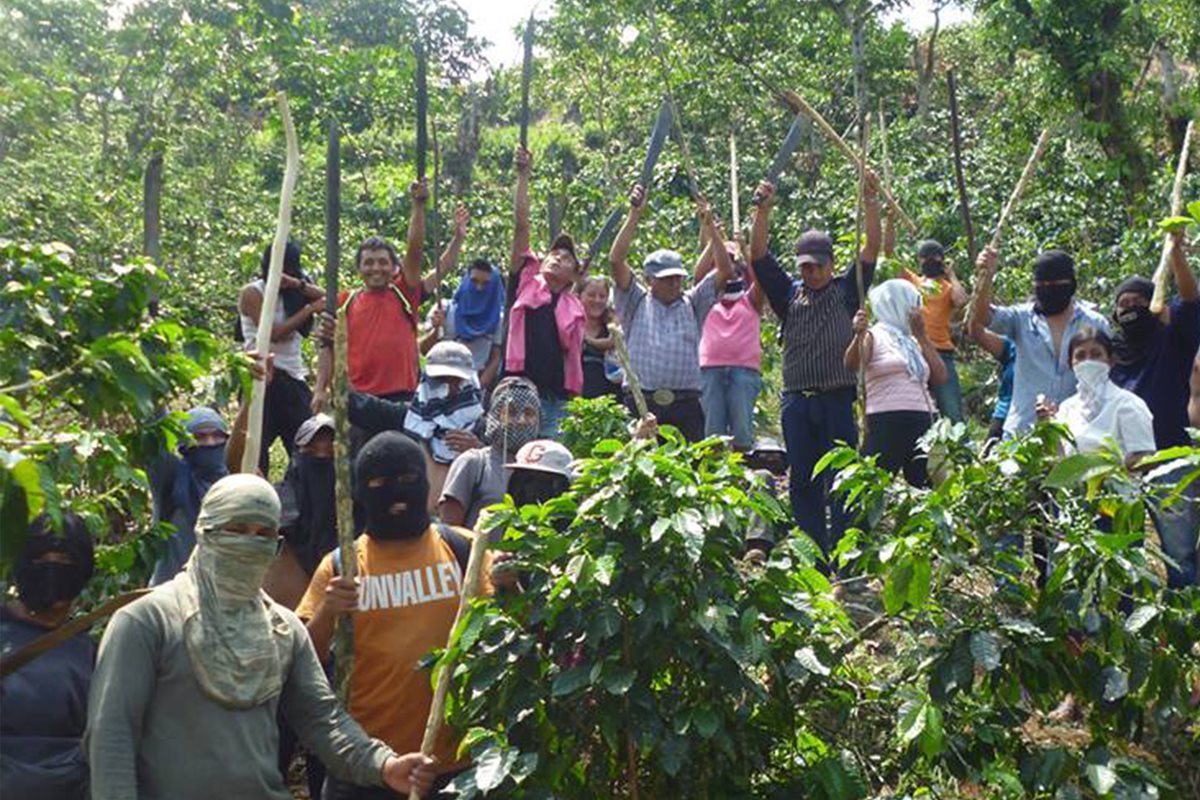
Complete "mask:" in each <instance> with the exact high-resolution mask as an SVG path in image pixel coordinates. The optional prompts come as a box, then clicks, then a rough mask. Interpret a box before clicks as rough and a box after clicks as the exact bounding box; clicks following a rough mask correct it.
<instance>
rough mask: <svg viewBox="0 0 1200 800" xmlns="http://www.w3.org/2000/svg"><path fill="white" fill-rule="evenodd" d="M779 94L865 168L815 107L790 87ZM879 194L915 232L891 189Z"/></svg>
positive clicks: (913, 226)
mask: <svg viewBox="0 0 1200 800" xmlns="http://www.w3.org/2000/svg"><path fill="white" fill-rule="evenodd" d="M781 96H782V98H783V101H784V102H785V103H787V104H788V106H789V107H790V108H791V109H792V110H793V111H795V112H796V113H804V114H806V115H807V116H808V118H809V119H811V120H812V121H813V122H814V123H815V124H816V126H817V127H818V128H820V129H821V132H822V133H824V134H825V137H826V138H827V139H829V141H831V142H833V144H834V146H836V147H837V149H839V150H841V151H842V152H843V153H845V155H846V157H847V158H849V159H850V160H851V161H853V162H854V164H855V165H856V166H857V167H858V168H859V169H865V168H866V164H865V163H864V162H863V160H862V159H861V158H860V157H859V155H858V153H856V152H855V151H854V148H853V147H851V146H850V145H848V144H846V140H845V139H843V138H842V137H841V136H840V135H839V134H838V132H837V131H835V130H834V129H833V126H832V125H830V124H829V123H828V122H826V121H825V118H824V117H822V116H821V115H820V113H818V112H817V110H816V109H815V108H813V107H812V106H810V105H809V104H808V103H807V102H806V101H805V100H804V98H803V97H801V96H800V95H798V94H796V93H795V92H793V91H791V90H790V89H784V90H783V92H782V95H781ZM880 194H882V195H883V200H884V202H885V203H887V206H888V208H890V209H891V210H892V213H893V214H895V215H896V217H897V218H899V220H900V221H901V222H902V223H904V227H905V228H908V230H909V232H910V233H916V232H917V225H916V223H915V222H913V221H912V218H911V217H909V216H908V214H906V213H904V209H902V208H901V207H900V204H899V203H897V202H896V198H895V197H893V196H892V193H891V190H889V189H888V188H887V187H881V191H880Z"/></svg>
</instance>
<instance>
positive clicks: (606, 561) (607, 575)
mask: <svg viewBox="0 0 1200 800" xmlns="http://www.w3.org/2000/svg"><path fill="white" fill-rule="evenodd" d="M616 567H617V559H616V557H615V556H612V555H604V556H600V557H599V558H597V559H596V583H599V584H600V585H601V586H608V585H609V584H611V583H612V576H613V571H614V570H615V569H616Z"/></svg>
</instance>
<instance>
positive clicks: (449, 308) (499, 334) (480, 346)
mask: <svg viewBox="0 0 1200 800" xmlns="http://www.w3.org/2000/svg"><path fill="white" fill-rule="evenodd" d="M445 309H446V324H445V325H443V326H442V339H443V341H447V342H460V343H461V344H465V345H466V346H467V349H468V350H470V351H471V358H472V359H473V360H474V362H475V371H476V372H483V368H484V367H486V366H487V362H488V358H490V357H491V355H492V348H493V347H501V346H503V344H504V316H503V315H501V317H500V324H499V325H497V326H496V332H495V333H493V334H492V335H491V336H476V337H475V338H474V339H459V338H458V336H457V334H456V333H455V332H454V301H453V300H451V301H449V302H447V303H446V306H445ZM429 317H430V318H429V319H428V320H426V321H427V322H428V324H429V325H430V326H432V325H433V322H432V317H433V312H432V311H430V312H429Z"/></svg>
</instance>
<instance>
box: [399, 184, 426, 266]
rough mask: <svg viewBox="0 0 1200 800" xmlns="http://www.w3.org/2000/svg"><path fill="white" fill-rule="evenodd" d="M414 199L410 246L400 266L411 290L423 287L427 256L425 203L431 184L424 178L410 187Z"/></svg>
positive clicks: (409, 229) (410, 193)
mask: <svg viewBox="0 0 1200 800" xmlns="http://www.w3.org/2000/svg"><path fill="white" fill-rule="evenodd" d="M408 194H409V196H410V197H411V198H412V216H410V217H409V220H408V245H407V247H406V248H405V250H404V261H403V262H402V263H401V264H400V271H401V274H402V275H403V276H404V282H405V284H407V285H408V286H409V287H411V288H414V289H415V288H416V287H418V286H420V285H421V261H422V259H423V258H424V255H425V203H426V201H428V200H429V184H428V183H426V181H425V179H424V178H422V179H421V180H419V181H413V183H412V185H411V186H409V187H408Z"/></svg>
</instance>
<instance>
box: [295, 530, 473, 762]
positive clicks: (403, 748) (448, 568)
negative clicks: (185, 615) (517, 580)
mask: <svg viewBox="0 0 1200 800" xmlns="http://www.w3.org/2000/svg"><path fill="white" fill-rule="evenodd" d="M455 530H456V531H457V532H458V533H460V534H462V535H463V536H465V537H467V538H471V537H472V536H474V534H472V533H471V532H470V531H468V530H464V529H462V528H455ZM355 546H356V548H357V551H358V578H359V592H358V611H357V612H356V613H355V614H354V669H353V670H351V672H350V716H352V717H354V719H355V720H356V721H357V722H358V724H359V725H362V727H363V729H364V730H365V731H366V732H367V733H369V734H370V735H371V736H374V737H375V738H377V739H380V740H382V741H384V742H386V743H387V744H388V746H389V747H391V748H392V749H393V750H395V751H396V752H397V753H411V752H414V751H417V750H420V749H421V739H422V737H423V736H424V734H425V721H426V719H427V718H428V717H429V708H430V706H431V705H433V688H432V686H431V683H430V674H429V672H428V671H427V670H423V669H420V668H419V667H418V666H417V664H418V662H419V661H420V660H421V659H422V658H424V657H425V656H427V655H428V654H429V653H430V651H432V650H434V649H437V648H441V647H445V646H446V639H447V637H448V636H449V635H450V628H451V627H452V626H453V625H454V615H455V613H456V612H457V611H458V603H459V595H460V593H461V585H462V575H461V571H460V569H459V566H458V561H457V560H456V559H455V557H454V551H453V550H452V549H451V548H450V545H448V544H447V543H446V542H445V541H444V540H443V539H442V536H441V535H440V534H439V533H438V532H437V530H436V529H435V528H434V527H433V526H430V527H429V529H428V530H427V531H426V532H425V534H424V535H423V536H421V537H420V538H419V539H413V540H408V541H391V542H382V543H381V542H377V541H375V540H373V539H371V538H370V537H369V536H367V535H366V534H363V535H362V536H359V537H358V539H357V540H356V542H355ZM489 562H490V559H489V560H488V561H486V562H484V567H483V574H482V575H481V583H480V591H481V592H482V593H484V594H491V593H492V584H491V581H490V580H489V579H488V573H489V568H488V564H489ZM332 577H333V563H332V559H331V556H330V555H326V556H325V557H324V558H323V559H321V563H320V565H318V566H317V571H316V572H315V573H314V574H313V578H312V582H311V583H309V585H308V591H306V592H305V593H304V598H303V599H302V600H301V601H300V605H299V606H298V607H297V608H296V614H297V615H298V616H299V617H300V618H301V619H311V618H312V616H313V614H314V613H316V610H317V607H318V606H319V605H320V604H321V601H322V598H323V597H324V595H325V586H326V584H328V583H329V580H330V578H332ZM457 749H458V742H457V740H456V738H455V737H454V736H453V735H452V732H451V731H450V730H449V729H446V728H443V730H442V736H441V737H440V738H439V739H438V742H437V747H436V748H435V751H434V755H435V756H436V758H437V759H438V766H439V769H441V770H450V769H455V768H457V767H460V766H463V764H461V763H459V762H457V761H456V759H455V754H456V751H457Z"/></svg>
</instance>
